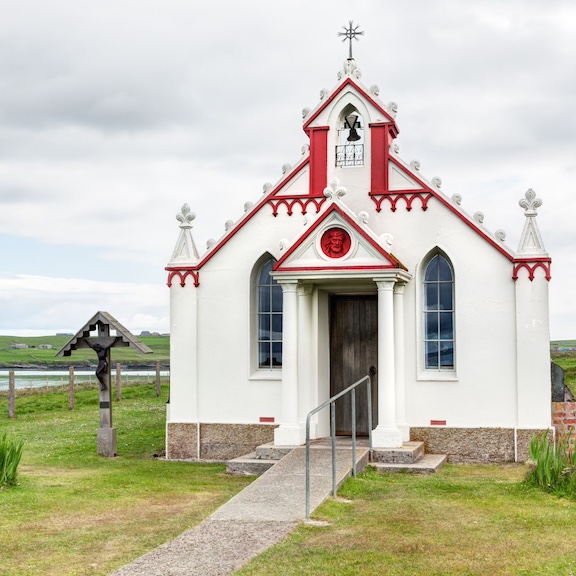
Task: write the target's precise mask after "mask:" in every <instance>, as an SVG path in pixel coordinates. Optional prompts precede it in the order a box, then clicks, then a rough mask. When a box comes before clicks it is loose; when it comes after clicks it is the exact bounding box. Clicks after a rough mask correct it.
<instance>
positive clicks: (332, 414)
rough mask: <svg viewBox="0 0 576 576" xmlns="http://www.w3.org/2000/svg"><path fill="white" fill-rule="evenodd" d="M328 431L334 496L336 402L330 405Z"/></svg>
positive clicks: (334, 493)
mask: <svg viewBox="0 0 576 576" xmlns="http://www.w3.org/2000/svg"><path fill="white" fill-rule="evenodd" d="M330 429H331V433H332V496H334V497H335V496H336V401H334V402H331V403H330Z"/></svg>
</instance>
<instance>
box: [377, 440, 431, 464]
mask: <svg viewBox="0 0 576 576" xmlns="http://www.w3.org/2000/svg"><path fill="white" fill-rule="evenodd" d="M423 456H424V442H404V443H403V444H402V447H401V448H374V449H373V450H372V462H380V463H384V464H415V463H416V462H418V460H420V459H421V458H422V457H423Z"/></svg>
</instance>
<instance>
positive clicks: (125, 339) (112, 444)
mask: <svg viewBox="0 0 576 576" xmlns="http://www.w3.org/2000/svg"><path fill="white" fill-rule="evenodd" d="M95 330H98V335H97V336H90V333H91V332H94V331H95ZM111 330H113V331H114V332H115V333H116V336H112V335H111V334H110V331H111ZM119 346H124V347H125V346H132V348H136V350H138V352H140V353H141V354H149V353H150V352H152V350H150V348H148V346H146V345H145V344H142V342H140V340H138V338H136V336H134V334H132V333H131V332H130V331H128V330H127V329H126V328H124V326H122V324H120V322H118V320H116V319H115V318H114V317H113V316H111V315H110V314H108V312H96V314H95V315H94V316H93V317H92V318H91V319H90V320H88V322H86V324H85V325H84V326H83V327H82V328H81V329H80V330H79V331H78V332H77V334H76V335H75V336H74V337H73V338H71V339H70V341H69V342H68V343H67V344H66V346H64V348H62V350H60V352H58V354H56V356H70V355H71V354H72V351H73V350H78V349H80V348H92V350H94V352H96V354H97V355H98V366H97V367H96V378H98V382H99V383H100V428H99V429H98V454H101V455H102V456H108V457H113V456H116V429H115V428H112V392H111V386H110V381H111V378H110V366H111V362H110V348H116V347H119Z"/></svg>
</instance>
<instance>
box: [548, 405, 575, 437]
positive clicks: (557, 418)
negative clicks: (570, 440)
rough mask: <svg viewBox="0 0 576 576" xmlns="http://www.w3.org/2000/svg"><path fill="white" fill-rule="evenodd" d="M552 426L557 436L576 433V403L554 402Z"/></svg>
mask: <svg viewBox="0 0 576 576" xmlns="http://www.w3.org/2000/svg"><path fill="white" fill-rule="evenodd" d="M552 425H553V426H554V427H555V428H556V433H557V434H566V433H568V432H570V431H571V430H573V431H574V432H576V402H552Z"/></svg>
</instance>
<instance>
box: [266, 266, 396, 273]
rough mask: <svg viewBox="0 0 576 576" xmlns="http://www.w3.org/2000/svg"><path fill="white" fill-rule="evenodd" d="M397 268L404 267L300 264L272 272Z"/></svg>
mask: <svg viewBox="0 0 576 576" xmlns="http://www.w3.org/2000/svg"><path fill="white" fill-rule="evenodd" d="M398 268H402V269H405V268H404V267H403V266H393V265H390V266H301V267H299V268H298V267H293V268H288V267H283V268H282V270H277V269H276V267H274V272H318V271H319V270H326V271H328V270H330V271H335V270H340V271H347V270H354V271H358V270H397V269H398Z"/></svg>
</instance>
